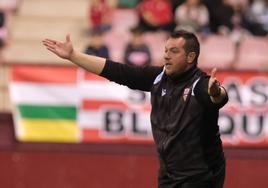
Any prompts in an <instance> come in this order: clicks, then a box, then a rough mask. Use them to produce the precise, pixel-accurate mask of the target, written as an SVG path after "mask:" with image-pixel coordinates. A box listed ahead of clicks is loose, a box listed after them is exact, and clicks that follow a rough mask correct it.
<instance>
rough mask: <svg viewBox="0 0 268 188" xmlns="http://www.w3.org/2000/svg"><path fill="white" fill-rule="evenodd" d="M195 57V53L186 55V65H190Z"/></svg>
mask: <svg viewBox="0 0 268 188" xmlns="http://www.w3.org/2000/svg"><path fill="white" fill-rule="evenodd" d="M195 57H196V53H195V52H190V53H188V55H187V63H190V64H191V63H193V62H194V59H195Z"/></svg>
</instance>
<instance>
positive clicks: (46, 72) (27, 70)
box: [11, 65, 77, 84]
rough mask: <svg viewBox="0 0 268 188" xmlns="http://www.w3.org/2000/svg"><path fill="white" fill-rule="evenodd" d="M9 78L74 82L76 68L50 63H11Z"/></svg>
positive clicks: (24, 80) (14, 79)
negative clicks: (51, 64)
mask: <svg viewBox="0 0 268 188" xmlns="http://www.w3.org/2000/svg"><path fill="white" fill-rule="evenodd" d="M11 79H12V81H18V82H20V81H21V82H38V83H62V84H64V83H66V84H67V83H68V84H74V83H76V81H77V68H76V67H65V66H64V67H63V66H50V65H13V66H12V69H11Z"/></svg>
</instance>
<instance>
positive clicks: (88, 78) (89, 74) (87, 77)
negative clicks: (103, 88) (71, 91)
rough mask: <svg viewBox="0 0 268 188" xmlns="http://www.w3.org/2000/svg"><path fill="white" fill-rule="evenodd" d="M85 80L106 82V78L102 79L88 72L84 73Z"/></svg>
mask: <svg viewBox="0 0 268 188" xmlns="http://www.w3.org/2000/svg"><path fill="white" fill-rule="evenodd" d="M85 80H90V81H106V82H107V81H108V80H107V79H106V78H103V77H101V76H99V75H96V74H92V73H90V72H86V73H85Z"/></svg>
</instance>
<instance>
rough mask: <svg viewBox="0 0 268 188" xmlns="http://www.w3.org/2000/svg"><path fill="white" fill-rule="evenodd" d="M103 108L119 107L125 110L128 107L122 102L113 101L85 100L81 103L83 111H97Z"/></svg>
mask: <svg viewBox="0 0 268 188" xmlns="http://www.w3.org/2000/svg"><path fill="white" fill-rule="evenodd" d="M103 107H119V108H123V109H124V110H127V109H128V108H129V107H128V105H127V104H125V103H124V102H122V101H115V100H90V99H86V100H84V101H83V104H82V108H83V110H99V109H100V108H103Z"/></svg>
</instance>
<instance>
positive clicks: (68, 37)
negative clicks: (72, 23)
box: [66, 34, 71, 42]
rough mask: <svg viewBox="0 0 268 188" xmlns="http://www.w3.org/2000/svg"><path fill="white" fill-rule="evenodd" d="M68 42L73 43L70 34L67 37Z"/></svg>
mask: <svg viewBox="0 0 268 188" xmlns="http://www.w3.org/2000/svg"><path fill="white" fill-rule="evenodd" d="M66 42H71V37H70V34H67V35H66Z"/></svg>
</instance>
